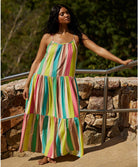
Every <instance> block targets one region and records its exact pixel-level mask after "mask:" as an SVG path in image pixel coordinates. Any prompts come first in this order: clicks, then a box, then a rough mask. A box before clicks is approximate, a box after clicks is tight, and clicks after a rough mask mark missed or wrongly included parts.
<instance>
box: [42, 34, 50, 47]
mask: <svg viewBox="0 0 138 167" xmlns="http://www.w3.org/2000/svg"><path fill="white" fill-rule="evenodd" d="M42 39H44V40H45V42H46V44H47V45H48V44H49V42H50V41H51V34H49V33H45V34H43V36H42Z"/></svg>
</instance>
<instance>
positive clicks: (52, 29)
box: [46, 4, 82, 42]
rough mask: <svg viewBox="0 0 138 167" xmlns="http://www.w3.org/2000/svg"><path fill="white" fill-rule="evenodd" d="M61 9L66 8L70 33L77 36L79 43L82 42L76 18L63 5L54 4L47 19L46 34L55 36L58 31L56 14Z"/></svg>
mask: <svg viewBox="0 0 138 167" xmlns="http://www.w3.org/2000/svg"><path fill="white" fill-rule="evenodd" d="M62 7H64V8H66V9H67V10H68V12H69V14H70V18H71V21H70V23H69V24H68V28H69V30H70V32H71V33H73V34H75V35H78V37H79V40H80V42H82V41H81V40H82V33H81V28H80V26H79V24H78V21H77V18H76V17H75V15H74V14H73V12H72V10H71V9H70V8H69V7H68V6H66V5H64V4H56V5H54V6H53V7H52V8H51V11H50V15H49V19H48V22H47V27H46V32H47V33H49V34H56V33H57V32H58V31H59V23H58V14H59V11H60V9H61V8H62Z"/></svg>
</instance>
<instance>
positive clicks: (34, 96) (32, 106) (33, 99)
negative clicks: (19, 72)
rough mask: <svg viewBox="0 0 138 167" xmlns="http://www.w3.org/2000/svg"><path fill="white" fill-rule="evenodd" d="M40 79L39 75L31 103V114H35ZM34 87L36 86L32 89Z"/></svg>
mask: <svg viewBox="0 0 138 167" xmlns="http://www.w3.org/2000/svg"><path fill="white" fill-rule="evenodd" d="M39 77H40V75H37V80H36V84H35V90H34V94H33V97H32V102H31V107H30V113H34V107H35V101H36V92H37V85H38V79H39ZM33 87H34V86H32V89H33Z"/></svg>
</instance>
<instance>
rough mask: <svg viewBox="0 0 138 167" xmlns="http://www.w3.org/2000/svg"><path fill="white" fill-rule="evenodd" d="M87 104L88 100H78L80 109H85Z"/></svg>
mask: <svg viewBox="0 0 138 167" xmlns="http://www.w3.org/2000/svg"><path fill="white" fill-rule="evenodd" d="M88 103H89V101H88V100H80V109H83V108H85V107H87V105H88Z"/></svg>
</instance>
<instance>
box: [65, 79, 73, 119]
mask: <svg viewBox="0 0 138 167" xmlns="http://www.w3.org/2000/svg"><path fill="white" fill-rule="evenodd" d="M65 79H66V84H67V94H68V111H69V118H73V117H74V116H75V115H74V112H73V110H74V108H73V102H72V95H71V90H70V85H69V77H68V76H65Z"/></svg>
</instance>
